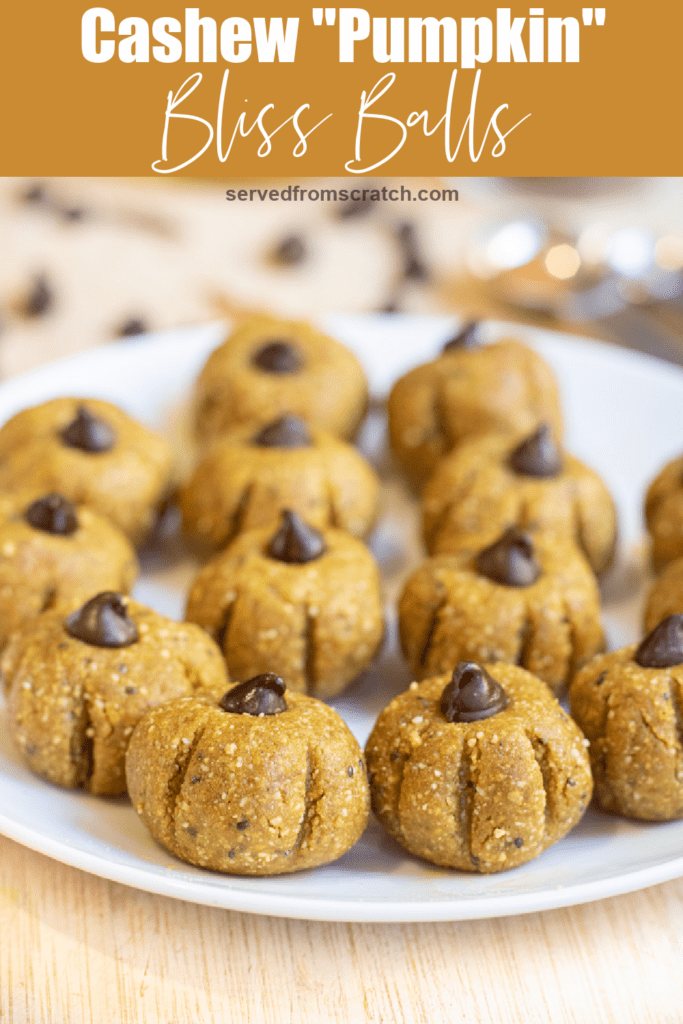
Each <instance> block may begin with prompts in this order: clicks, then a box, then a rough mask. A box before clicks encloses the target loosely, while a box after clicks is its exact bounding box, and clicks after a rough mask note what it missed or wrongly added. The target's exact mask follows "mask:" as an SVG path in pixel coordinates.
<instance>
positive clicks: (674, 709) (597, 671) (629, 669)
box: [569, 619, 683, 821]
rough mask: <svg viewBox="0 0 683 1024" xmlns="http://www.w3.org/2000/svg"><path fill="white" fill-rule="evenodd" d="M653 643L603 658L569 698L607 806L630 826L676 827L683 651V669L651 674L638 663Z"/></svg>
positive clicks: (682, 807) (682, 811) (680, 814)
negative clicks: (638, 822)
mask: <svg viewBox="0 0 683 1024" xmlns="http://www.w3.org/2000/svg"><path fill="white" fill-rule="evenodd" d="M667 622H670V620H666V619H665V620H664V623H662V626H663V625H664V624H665V623H667ZM655 631H656V629H655V630H654V631H653V633H651V634H650V637H652V636H653V635H654V632H655ZM679 632H680V630H679ZM648 639H649V638H646V640H645V641H644V642H643V644H642V645H640V647H639V646H638V645H636V644H630V645H629V646H628V647H623V648H621V649H620V650H618V651H611V652H610V653H609V654H604V655H602V656H601V657H599V658H595V659H594V660H593V661H592V662H591V663H590V664H589V665H586V667H585V668H584V669H582V670H581V672H579V674H578V675H577V676H576V678H575V679H574V681H573V682H572V685H571V688H570V691H569V695H570V700H571V710H572V715H573V716H574V718H575V719H576V721H577V722H578V723H579V725H580V726H581V728H582V729H583V731H584V732H585V734H586V736H587V737H588V739H589V740H590V744H591V745H590V756H591V765H592V767H593V776H594V778H595V792H596V795H597V797H598V799H599V801H600V803H601V804H602V806H603V807H604V808H605V809H606V810H608V811H615V812H616V813H617V814H623V815H625V816H626V817H628V818H643V819H645V820H648V821H668V820H670V819H672V818H683V744H682V743H681V730H680V721H681V718H680V714H681V712H680V709H681V706H683V649H681V650H679V653H678V657H677V660H678V662H679V663H678V664H669V665H667V666H660V667H645V666H643V665H641V664H639V663H638V660H636V659H637V658H638V657H639V655H638V652H639V650H642V649H643V646H644V645H645V644H646V643H647V641H648Z"/></svg>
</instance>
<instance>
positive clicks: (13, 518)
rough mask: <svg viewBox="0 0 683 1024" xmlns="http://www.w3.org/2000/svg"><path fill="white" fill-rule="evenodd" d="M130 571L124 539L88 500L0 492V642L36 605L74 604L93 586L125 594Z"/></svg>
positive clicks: (39, 608)
mask: <svg viewBox="0 0 683 1024" xmlns="http://www.w3.org/2000/svg"><path fill="white" fill-rule="evenodd" d="M38 523H42V525H41V526H39V525H37V524H38ZM137 573H138V560H137V557H136V555H135V551H134V550H133V547H132V546H131V544H130V542H129V541H128V540H127V538H126V537H125V536H124V534H123V533H121V531H120V530H118V529H117V528H116V527H115V526H114V525H113V524H112V523H110V521H109V520H108V519H105V518H104V516H101V515H98V514H97V513H96V512H93V510H92V509H90V508H87V506H85V505H76V506H74V505H71V504H70V503H68V502H66V501H65V500H64V499H63V498H60V496H58V495H54V494H52V495H37V494H36V493H35V492H34V491H20V492H13V493H11V494H3V495H2V496H0V648H2V647H4V645H5V643H6V642H7V640H8V638H9V637H10V635H11V634H12V633H13V632H14V631H15V630H17V629H19V628H21V627H22V626H24V625H25V623H26V622H27V621H28V620H29V619H31V618H33V617H34V616H36V615H38V614H40V613H41V612H45V611H49V610H50V609H52V608H60V609H62V610H70V609H72V608H77V607H78V606H79V605H82V604H83V603H84V602H85V601H86V600H87V599H88V598H89V597H91V596H92V594H93V591H100V590H116V591H120V592H121V593H124V594H127V593H128V591H129V590H130V588H131V587H132V586H133V583H134V582H135V578H136V576H137Z"/></svg>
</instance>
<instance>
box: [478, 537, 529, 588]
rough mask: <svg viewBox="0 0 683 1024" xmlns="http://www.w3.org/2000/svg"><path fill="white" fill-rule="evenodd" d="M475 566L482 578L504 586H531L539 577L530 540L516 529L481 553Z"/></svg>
mask: <svg viewBox="0 0 683 1024" xmlns="http://www.w3.org/2000/svg"><path fill="white" fill-rule="evenodd" d="M476 565H477V571H478V572H480V573H481V575H482V576H486V577H487V578H488V579H490V580H493V582H494V583H501V584H502V585H503V586H504V587H530V586H531V585H532V584H534V583H535V582H536V581H537V580H538V579H539V578H540V576H541V567H540V566H539V564H538V562H537V561H536V559H535V557H534V545H533V542H532V540H531V537H530V536H529V534H528V533H525V532H524V531H523V530H520V529H518V527H516V526H511V527H510V528H509V529H508V530H506V531H505V533H504V534H503V535H502V537H499V538H498V540H497V541H495V542H494V543H493V544H491V545H489V547H487V548H484V550H483V551H480V552H479V554H478V555H477V558H476Z"/></svg>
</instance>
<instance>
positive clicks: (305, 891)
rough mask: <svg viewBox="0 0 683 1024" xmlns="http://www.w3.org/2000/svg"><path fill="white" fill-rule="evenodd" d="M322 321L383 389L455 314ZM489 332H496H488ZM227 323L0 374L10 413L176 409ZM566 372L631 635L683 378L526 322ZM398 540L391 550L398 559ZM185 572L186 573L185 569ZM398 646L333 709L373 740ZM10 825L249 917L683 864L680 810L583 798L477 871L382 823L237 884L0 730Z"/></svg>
mask: <svg viewBox="0 0 683 1024" xmlns="http://www.w3.org/2000/svg"><path fill="white" fill-rule="evenodd" d="M326 326H327V327H328V329H329V330H330V331H331V332H332V333H333V334H335V335H336V336H337V337H339V338H340V339H341V340H343V341H344V342H346V343H347V344H348V345H349V346H350V347H351V348H353V349H354V350H355V351H356V352H357V353H358V354H359V356H360V357H361V359H362V360H363V362H364V363H365V365H366V367H367V369H368V372H369V375H370V378H371V380H372V383H373V386H374V388H375V390H376V391H377V392H378V393H381V392H383V391H385V390H386V389H387V387H388V385H389V384H390V382H391V381H392V380H394V379H395V378H396V377H397V376H398V375H399V374H400V373H402V372H403V371H404V370H405V369H407V367H408V366H410V365H412V364H414V363H416V362H420V361H422V360H424V359H426V358H428V357H429V355H430V354H431V353H433V352H435V351H436V350H437V349H438V347H439V344H440V343H441V342H442V341H443V340H444V339H445V338H446V337H447V336H448V335H449V331H450V330H451V329H452V326H453V325H452V322H451V321H447V320H442V319H434V318H429V319H427V318H420V317H396V316H393V317H376V318H361V317H334V318H329V319H328V320H327V321H326ZM492 333H495V332H492ZM220 335H221V328H220V327H217V326H215V325H214V326H211V327H206V328H201V329H188V330H184V331H177V332H173V333H171V334H166V335H163V336H159V337H157V338H152V339H150V340H142V341H130V342H121V343H118V344H116V345H112V346H110V347H107V348H103V349H98V350H96V351H92V352H88V353H87V354H85V355H79V356H77V357H75V358H71V359H68V360H65V361H63V362H60V363H56V364H53V365H51V366H46V367H43V368H41V369H39V370H37V371H35V372H33V373H31V374H29V375H27V376H26V377H23V378H20V379H17V380H11V381H8V382H6V383H4V384H2V385H1V386H0V422H1V421H4V420H5V419H6V418H7V417H8V416H10V415H12V414H13V413H14V412H16V411H18V410H19V409H21V408H23V407H24V406H27V405H31V404H36V403H37V402H39V401H42V400H44V399H47V398H52V397H54V396H56V395H63V394H75V395H84V396H88V395H92V396H97V397H101V398H106V399H110V400H111V401H114V402H116V403H118V404H119V405H121V406H122V407H123V408H125V409H126V410H127V411H128V412H130V413H131V414H133V415H134V416H137V417H138V418H140V419H142V420H144V421H145V422H147V423H149V424H150V425H157V426H166V427H168V425H169V421H170V420H171V419H173V418H174V416H176V417H177V410H178V409H179V408H181V406H182V403H183V401H184V400H185V398H186V395H187V389H188V385H189V383H190V381H191V380H192V378H193V376H194V375H195V373H196V372H197V370H198V369H199V367H200V365H201V364H202V362H203V360H204V358H205V356H206V353H207V352H208V351H209V350H210V349H211V348H212V347H213V346H214V345H215V344H216V343H217V341H218V340H219V338H220ZM526 336H527V337H528V339H529V340H530V341H531V342H532V343H533V344H534V345H535V346H536V347H537V348H538V350H539V351H540V352H541V353H542V354H543V355H544V356H545V357H546V358H547V359H548V361H549V362H550V363H551V364H552V366H553V367H554V369H555V370H556V372H557V374H558V376H559V379H560V382H561V386H562V391H563V396H564V403H565V409H566V417H567V422H568V434H569V436H568V446H569V447H570V449H571V450H572V451H574V452H575V453H576V454H577V455H578V456H579V457H580V458H583V459H585V460H586V461H587V462H589V463H590V464H591V465H593V466H594V467H595V468H596V469H597V470H598V471H599V472H600V473H601V474H602V475H603V476H604V478H605V479H606V481H607V483H608V484H609V486H610V487H611V489H612V491H613V493H614V494H615V496H616V499H617V502H618V505H619V509H620V513H621V525H622V542H621V549H620V561H619V565H618V566H617V569H616V571H615V573H613V575H612V578H611V580H609V581H608V583H607V586H606V613H605V620H606V624H607V629H608V633H609V636H610V640H611V642H612V644H613V645H618V644H621V643H624V642H627V641H628V640H630V639H635V638H636V636H637V634H638V616H639V610H640V600H641V596H642V582H639V581H642V579H643V576H644V572H645V570H644V565H645V559H644V545H643V536H642V528H641V524H640V507H641V502H642V495H643V491H644V488H645V485H646V484H647V482H648V480H649V479H650V478H651V477H652V476H653V475H654V473H655V472H656V471H657V469H658V468H659V467H660V466H661V464H662V463H663V462H664V461H665V460H666V459H668V458H671V457H672V456H673V455H675V454H677V453H678V452H679V451H681V450H683V416H681V413H680V410H681V407H682V406H683V372H682V371H681V370H679V369H677V368H675V367H673V366H668V365H665V364H660V363H657V362H655V361H654V360H651V359H648V358H647V357H645V356H640V355H638V354H634V353H632V352H626V351H622V350H619V349H615V348H611V347H607V346H602V345H599V344H597V343H594V342H587V341H585V340H581V339H579V338H572V337H569V336H566V335H565V336H560V335H553V334H551V333H549V332H540V331H536V332H534V331H527V332H526ZM400 530H401V524H400V523H397V522H396V520H395V518H394V519H393V520H392V519H391V517H389V519H388V521H386V522H385V523H384V524H383V526H382V527H381V528H380V531H379V534H378V537H377V540H376V545H377V549H378V550H379V551H380V553H381V554H382V553H383V554H385V555H387V553H388V557H389V560H391V558H392V557H395V554H396V545H397V541H398V536H399V533H400ZM392 552H393V555H392ZM186 568H187V567H186ZM183 571H185V570H183V567H182V566H181V568H180V570H178V568H177V567H176V569H174V570H173V572H170V571H169V570H166V569H164V568H163V567H159V566H157V567H155V566H154V565H153V564H152V565H150V566H149V567H148V572H147V574H146V577H145V579H144V580H143V581H142V583H141V585H140V586H139V588H138V590H137V595H138V596H140V597H141V598H142V599H143V600H147V601H148V602H149V603H150V604H154V605H155V606H156V607H157V608H158V609H159V610H160V611H163V612H166V613H168V614H174V615H180V613H181V611H182V604H183V595H182V591H181V589H179V587H178V583H177V581H178V580H179V579H181V578H183ZM407 681H408V676H407V674H406V670H405V668H404V667H403V666H402V664H401V662H400V659H399V658H398V656H397V654H396V653H395V649H394V650H392V649H390V650H389V652H388V654H387V655H386V656H385V657H384V659H383V660H382V662H381V664H380V665H379V666H378V668H377V669H376V670H374V671H373V672H372V673H371V674H368V675H367V676H366V677H365V679H363V680H362V681H360V682H359V683H357V684H356V685H355V686H354V687H353V688H352V690H351V692H350V693H349V694H347V695H345V696H344V697H343V698H340V699H338V700H337V701H336V703H335V706H336V707H337V709H338V710H339V711H340V712H341V713H342V714H343V715H344V717H345V718H346V719H347V721H348V722H349V724H350V725H351V727H352V728H353V730H354V732H355V733H356V736H357V737H358V739H359V741H360V742H361V743H363V742H364V741H365V739H366V737H367V735H368V732H369V730H370V728H371V725H372V722H373V721H374V718H375V716H376V714H377V712H378V711H379V709H380V708H381V707H382V706H384V704H386V703H387V702H388V700H389V699H390V697H391V696H393V695H394V694H395V693H397V692H400V691H401V690H402V689H404V688H405V686H406V684H407ZM0 832H3V833H4V834H5V835H7V836H9V837H10V838H12V839H15V840H17V841H18V842H20V843H23V844H25V845H26V846H29V847H31V848H33V849H35V850H38V851H40V852H41V853H45V854H47V855H48V856H50V857H54V858H56V859H57V860H60V861H63V862H64V863H66V864H70V865H73V866H75V867H78V868H82V869H83V870H85V871H90V872H92V873H94V874H97V875H101V876H103V877H104V878H110V879H113V880H114V881H118V882H123V883H125V884H127V885H132V886H136V887H138V888H140V889H145V890H148V891H149V892H157V893H162V894H164V895H166V896H172V897H176V898H178V899H184V900H191V901H194V902H196V903H203V904H208V905H210V906H217V907H226V908H229V909H233V910H243V911H250V912H253V913H262V914H275V915H279V916H286V917H302V918H311V919H321V920H339V921H437V920H456V919H462V918H477V917H495V916H500V915H506V914H518V913H525V912H529V911H534V910H543V909H547V908H551V907H561V906H568V905H571V904H575V903H581V902H584V901H588V900H594V899H600V898H602V897H605V896H611V895H615V894H617V893H623V892H629V891H631V890H634V889H638V888H642V887H644V886H647V885H652V884H653V883H655V882H661V881H665V880H667V879H670V878H675V877H678V876H679V875H683V822H671V823H667V824H657V825H653V824H640V823H637V822H629V821H626V820H622V819H619V818H616V817H611V816H608V815H605V814H602V813H601V812H599V811H596V810H590V811H589V813H588V814H587V815H586V817H585V818H584V819H583V821H582V822H581V824H580V825H579V826H578V827H577V828H576V829H575V830H574V831H573V832H572V833H571V834H570V835H569V836H567V837H566V838H565V839H563V840H562V841H561V842H560V843H558V844H556V845H555V846H554V847H552V848H551V849H550V850H547V851H546V852H545V853H544V854H542V855H541V857H539V858H538V859H537V860H535V861H533V862H532V863H530V864H527V865H525V866H524V867H521V868H517V869H516V870H514V871H510V872H507V873H503V874H498V875H490V876H479V875H470V874H466V873H461V872H457V871H448V870H444V869H439V868H434V867H432V866H430V865H428V864H426V863H423V862H422V861H419V860H417V859H414V858H412V857H410V856H408V855H406V854H405V853H404V852H403V851H402V850H401V849H400V848H399V847H398V846H397V845H396V844H395V843H394V842H393V841H392V840H390V839H389V838H387V837H386V836H384V835H383V833H382V832H381V830H380V828H379V826H377V824H376V823H372V824H371V825H370V827H369V828H368V830H367V832H366V834H365V835H364V837H363V838H362V840H361V841H360V842H359V843H358V845H357V846H356V847H355V848H354V849H353V850H351V851H350V852H349V853H348V854H346V856H345V857H343V858H342V859H341V860H340V861H338V862H337V863H336V864H332V865H329V866H328V867H324V868H318V869H316V870H314V871H306V872H302V873H300V874H297V875H288V876H282V877H278V878H255V879H249V878H231V877H228V876H223V875H218V874H214V873H211V872H207V871H202V870H199V869H193V868H191V867H188V866H187V865H185V864H183V863H181V862H180V861H177V860H175V859H174V858H173V857H171V856H170V855H168V854H166V853H165V852H164V851H163V850H162V849H160V848H159V847H158V846H157V845H156V844H155V843H154V841H153V840H152V839H151V838H150V836H149V835H148V833H147V831H146V830H145V828H144V827H143V825H142V824H141V823H140V822H139V820H138V818H137V816H136V815H135V812H134V811H133V809H132V808H131V806H130V804H129V803H128V801H127V800H126V799H120V800H101V799H97V798H95V797H91V796H89V795H87V794H85V793H74V792H68V791H65V790H60V789H57V788H56V787H54V786H51V785H49V784H48V783H45V782H43V781H41V780H40V779H38V778H36V777H35V776H33V775H32V774H31V773H30V772H29V771H28V770H27V769H26V768H25V767H24V765H23V764H22V762H21V761H20V760H19V758H18V757H17V755H16V753H15V752H14V749H13V747H12V744H11V741H10V740H9V738H8V736H7V735H6V732H5V730H0Z"/></svg>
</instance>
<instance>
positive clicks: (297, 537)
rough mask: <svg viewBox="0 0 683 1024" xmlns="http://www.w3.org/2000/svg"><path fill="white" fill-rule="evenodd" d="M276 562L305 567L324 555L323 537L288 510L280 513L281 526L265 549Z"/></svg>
mask: <svg viewBox="0 0 683 1024" xmlns="http://www.w3.org/2000/svg"><path fill="white" fill-rule="evenodd" d="M267 553H268V555H270V557H271V558H275V559H277V561H278V562H287V563H288V564H290V565H291V564H297V565H305V564H306V563H307V562H313V561H315V559H316V558H320V556H321V555H324V554H325V541H324V539H323V535H322V534H321V533H320V531H319V530H316V529H315V527H313V526H309V525H308V523H305V522H304V520H303V519H302V518H301V516H299V515H297V513H296V512H292V511H291V510H290V509H284V511H283V512H282V525H281V526H280V529H279V530H278V531H277V533H276V534H275V536H274V537H273V539H272V540H271V542H270V544H269V545H268V548H267Z"/></svg>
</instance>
